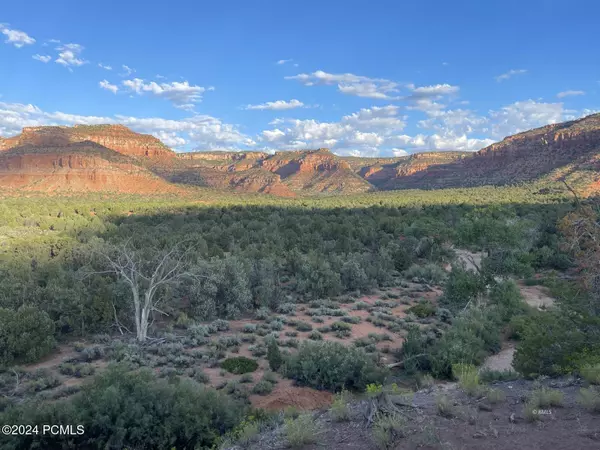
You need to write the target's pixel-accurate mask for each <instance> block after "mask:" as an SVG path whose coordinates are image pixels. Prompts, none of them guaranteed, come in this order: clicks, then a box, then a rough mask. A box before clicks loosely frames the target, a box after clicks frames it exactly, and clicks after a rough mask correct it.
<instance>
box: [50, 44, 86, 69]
mask: <svg viewBox="0 0 600 450" xmlns="http://www.w3.org/2000/svg"><path fill="white" fill-rule="evenodd" d="M83 49H84V47H83V46H82V45H79V44H64V45H61V46H58V47H56V50H58V51H59V53H58V58H56V60H55V61H54V62H55V63H57V64H61V65H63V66H65V67H67V68H68V69H69V70H71V67H79V66H83V65H84V64H87V63H88V62H89V61H86V60H84V59H82V58H81V57H80V55H81V53H82V52H83Z"/></svg>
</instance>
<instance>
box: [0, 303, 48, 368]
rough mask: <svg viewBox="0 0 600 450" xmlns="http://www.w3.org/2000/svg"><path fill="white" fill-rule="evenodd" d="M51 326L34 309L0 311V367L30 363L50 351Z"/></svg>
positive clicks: (44, 316)
mask: <svg viewBox="0 0 600 450" xmlns="http://www.w3.org/2000/svg"><path fill="white" fill-rule="evenodd" d="M55 345H56V341H55V339H54V322H53V321H52V320H51V319H50V317H49V316H48V314H46V313H45V312H44V311H40V310H39V309H37V308H36V307H34V306H26V305H24V306H21V307H20V308H19V309H17V310H16V311H15V310H11V309H5V308H0V366H1V365H3V364H5V365H9V364H12V363H13V362H34V361H37V360H38V359H40V358H42V357H43V356H46V355H47V354H48V353H50V352H51V351H52V349H53V348H54V346H55Z"/></svg>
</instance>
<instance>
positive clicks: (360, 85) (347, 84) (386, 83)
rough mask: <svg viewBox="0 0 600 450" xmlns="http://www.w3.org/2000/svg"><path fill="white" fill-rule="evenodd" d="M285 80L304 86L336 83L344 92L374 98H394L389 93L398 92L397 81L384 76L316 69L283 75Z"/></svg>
mask: <svg viewBox="0 0 600 450" xmlns="http://www.w3.org/2000/svg"><path fill="white" fill-rule="evenodd" d="M285 79H286V80H296V81H299V82H300V83H302V84H303V85H305V86H318V85H326V86H331V85H337V87H338V90H339V91H340V92H342V93H344V94H348V95H355V96H358V97H366V98H376V99H394V98H396V97H393V96H391V95H390V94H393V93H396V92H398V83H395V82H393V81H390V80H386V79H384V78H369V77H365V76H360V75H354V74H352V73H343V74H331V73H327V72H323V71H322V70H317V71H316V72H313V73H310V74H306V73H301V74H298V75H294V76H289V77H285Z"/></svg>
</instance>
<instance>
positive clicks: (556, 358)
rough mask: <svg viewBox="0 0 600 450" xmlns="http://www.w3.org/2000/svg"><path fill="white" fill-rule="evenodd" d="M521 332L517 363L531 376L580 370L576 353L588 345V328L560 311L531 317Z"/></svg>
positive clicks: (521, 370)
mask: <svg viewBox="0 0 600 450" xmlns="http://www.w3.org/2000/svg"><path fill="white" fill-rule="evenodd" d="M521 332H522V338H521V341H520V342H519V344H518V345H517V350H516V352H515V356H514V363H513V364H514V367H515V369H516V370H517V371H518V372H520V373H522V374H523V375H525V376H528V377H535V376H538V375H548V376H557V375H562V374H565V373H571V372H573V371H575V370H577V368H578V361H575V359H576V355H578V354H579V353H581V352H582V351H583V350H584V349H585V348H586V347H587V345H588V344H587V342H588V339H587V337H586V335H585V331H584V329H583V328H582V327H580V326H578V325H577V323H575V322H574V321H573V320H572V318H571V317H568V316H566V315H564V314H562V313H560V312H558V311H557V312H555V311H547V312H545V313H543V314H536V315H535V316H533V317H529V318H528V319H527V320H526V321H525V324H524V327H523V329H522V330H521Z"/></svg>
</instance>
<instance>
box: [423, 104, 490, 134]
mask: <svg viewBox="0 0 600 450" xmlns="http://www.w3.org/2000/svg"><path fill="white" fill-rule="evenodd" d="M428 115H429V118H428V119H425V120H420V121H419V122H417V126H418V127H419V128H423V129H429V130H435V131H437V132H440V133H443V134H446V133H454V134H470V133H473V132H481V131H485V130H484V127H485V126H486V125H487V123H488V118H487V117H482V116H478V115H477V114H475V113H474V112H473V111H470V110H466V109H454V110H445V111H429V113H428Z"/></svg>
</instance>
